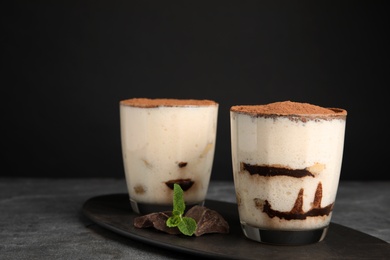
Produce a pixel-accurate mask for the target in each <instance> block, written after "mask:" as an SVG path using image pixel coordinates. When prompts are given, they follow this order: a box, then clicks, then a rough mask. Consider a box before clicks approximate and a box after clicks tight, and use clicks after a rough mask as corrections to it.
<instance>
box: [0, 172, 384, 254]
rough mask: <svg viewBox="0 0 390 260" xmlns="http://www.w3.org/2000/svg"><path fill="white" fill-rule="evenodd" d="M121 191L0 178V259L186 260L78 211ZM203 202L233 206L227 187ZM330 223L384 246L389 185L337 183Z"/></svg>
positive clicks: (117, 186) (118, 182)
mask: <svg viewBox="0 0 390 260" xmlns="http://www.w3.org/2000/svg"><path fill="white" fill-rule="evenodd" d="M126 192H127V190H126V184H125V181H124V179H24V178H21V179H17V178H15V179H12V178H0V241H1V242H0V259H2V260H3V259H29V260H31V259H40V260H42V259H141V260H142V259H148V260H152V259H184V258H186V259H190V257H191V256H188V255H186V254H183V253H179V252H174V251H171V250H166V249H161V248H158V247H152V246H150V245H147V244H143V243H141V242H138V241H135V240H132V239H129V238H126V237H123V236H121V235H118V234H116V233H113V232H111V231H109V230H106V229H104V228H102V227H100V226H98V225H96V224H94V223H93V222H92V221H90V220H89V219H88V218H86V217H85V216H84V215H83V214H82V212H81V208H82V205H83V203H84V202H85V201H86V200H88V199H89V198H91V197H95V196H98V195H105V194H113V193H126ZM207 198H208V199H213V200H219V201H225V202H232V203H235V195H234V188H233V183H231V182H212V183H211V184H210V187H209V192H208V196H207ZM332 222H335V223H337V224H341V225H344V226H346V227H349V228H353V229H356V230H358V231H361V232H364V233H366V234H369V235H372V236H374V237H377V238H379V239H382V240H384V241H387V242H388V243H390V182H378V181H373V182H341V183H340V188H339V192H338V195H337V200H336V204H335V209H334V213H333V218H332ZM389 259H390V256H389Z"/></svg>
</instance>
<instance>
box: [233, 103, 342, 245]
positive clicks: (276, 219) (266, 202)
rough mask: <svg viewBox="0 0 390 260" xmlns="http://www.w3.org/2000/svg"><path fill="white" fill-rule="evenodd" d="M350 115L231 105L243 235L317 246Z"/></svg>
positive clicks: (295, 106) (301, 106)
mask: <svg viewBox="0 0 390 260" xmlns="http://www.w3.org/2000/svg"><path fill="white" fill-rule="evenodd" d="M346 117H347V111H346V110H345V109H341V108H326V107H320V106H317V105H312V104H309V103H300V102H292V101H282V102H275V103H269V104H264V105H236V106H232V107H231V108H230V121H231V148H232V163H233V177H234V185H235V191H236V198H237V205H238V212H239V218H240V223H241V227H242V230H243V232H244V234H245V236H246V237H247V238H249V239H252V240H255V241H259V242H262V243H269V244H280V245H302V244H310V243H315V242H319V241H322V240H323V239H324V238H325V237H326V233H327V230H328V228H329V224H330V220H331V216H332V210H333V207H334V204H335V198H336V193H337V189H338V183H339V177H340V172H341V166H342V158H343V147H344V135H345V126H346Z"/></svg>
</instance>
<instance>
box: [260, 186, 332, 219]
mask: <svg viewBox="0 0 390 260" xmlns="http://www.w3.org/2000/svg"><path fill="white" fill-rule="evenodd" d="M321 200H322V184H321V182H319V183H318V185H317V189H316V192H315V195H314V200H313V203H312V208H311V209H310V210H308V211H307V212H304V211H303V209H302V206H303V188H301V189H300V191H299V193H298V196H297V199H296V200H295V203H294V207H293V208H292V209H291V210H290V211H278V210H274V209H272V206H271V204H270V203H269V202H268V200H265V202H264V205H263V212H264V213H266V214H267V215H268V216H269V217H270V218H273V217H278V218H280V219H282V218H283V219H286V220H292V219H306V218H307V217H316V216H324V215H329V214H330V212H331V211H332V210H333V205H334V203H331V204H329V205H328V206H326V207H323V208H321ZM255 204H256V207H257V208H261V202H260V200H259V199H255Z"/></svg>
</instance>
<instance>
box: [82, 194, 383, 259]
mask: <svg viewBox="0 0 390 260" xmlns="http://www.w3.org/2000/svg"><path fill="white" fill-rule="evenodd" d="M205 206H206V207H208V208H210V209H213V210H216V211H218V212H219V213H220V214H221V215H222V216H223V217H224V218H225V220H226V221H227V222H228V223H229V226H230V232H229V234H206V235H203V236H200V237H195V236H193V237H188V236H184V235H169V234H166V233H163V232H160V231H157V230H155V229H153V228H147V229H139V228H135V227H134V226H133V220H134V218H135V217H137V216H139V215H138V214H137V213H135V212H133V211H132V210H131V208H130V203H129V198H128V195H127V194H110V195H102V196H97V197H93V198H90V199H89V200H87V201H86V202H85V203H84V205H83V207H82V210H83V213H84V214H85V215H86V216H87V217H88V218H89V219H90V220H92V221H93V222H95V223H96V224H98V225H100V226H102V227H104V228H106V229H109V230H111V231H113V232H116V233H118V234H121V235H123V236H126V237H129V238H131V239H134V240H137V241H141V242H144V243H147V244H150V245H153V246H158V247H161V248H164V249H168V250H175V251H178V252H183V253H187V254H192V255H197V256H203V257H211V258H217V259H273V260H276V259H390V244H389V243H387V242H386V241H383V240H381V239H378V238H376V237H373V236H370V235H368V234H365V233H362V232H360V231H357V230H354V229H351V228H348V227H345V226H342V225H339V224H336V223H333V222H332V223H331V225H330V227H329V231H328V234H327V236H326V238H325V239H324V241H322V242H319V243H315V244H310V245H300V246H276V245H266V244H261V243H258V242H255V241H252V240H249V239H247V238H246V237H245V236H244V234H243V233H242V231H241V227H240V223H239V219H238V212H237V205H236V204H233V203H227V202H220V201H215V200H207V201H206V203H205Z"/></svg>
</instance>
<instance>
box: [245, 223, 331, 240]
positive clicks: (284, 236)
mask: <svg viewBox="0 0 390 260" xmlns="http://www.w3.org/2000/svg"><path fill="white" fill-rule="evenodd" d="M241 228H242V231H243V232H244V235H245V236H246V237H247V238H249V239H252V240H255V241H257V242H261V243H266V244H275V245H307V244H313V243H317V242H320V241H322V240H323V239H324V238H325V236H326V233H327V232H328V226H326V227H324V228H320V229H314V230H301V231H284V230H264V229H260V228H256V227H252V226H249V225H247V224H243V223H241Z"/></svg>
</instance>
